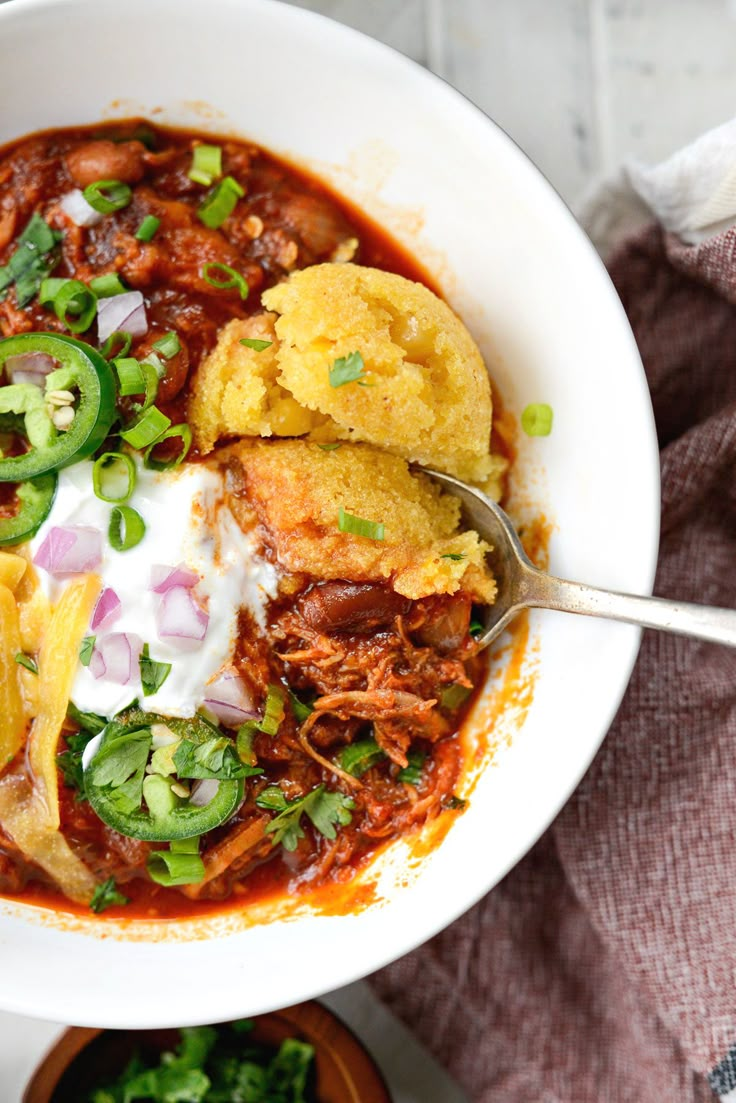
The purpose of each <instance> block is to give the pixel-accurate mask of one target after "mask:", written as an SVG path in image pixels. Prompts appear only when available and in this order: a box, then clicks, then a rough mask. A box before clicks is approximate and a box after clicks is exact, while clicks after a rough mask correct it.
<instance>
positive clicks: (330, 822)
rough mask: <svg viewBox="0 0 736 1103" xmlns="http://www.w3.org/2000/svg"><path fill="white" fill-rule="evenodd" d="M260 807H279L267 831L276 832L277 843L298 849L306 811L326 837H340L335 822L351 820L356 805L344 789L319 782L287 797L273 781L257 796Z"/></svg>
mask: <svg viewBox="0 0 736 1103" xmlns="http://www.w3.org/2000/svg"><path fill="white" fill-rule="evenodd" d="M256 804H257V805H258V807H259V808H267V809H269V810H273V811H277V812H278V813H279V814H278V815H277V816H275V817H274V818H273V819H272V820H271V822H270V823H269V825H268V827H267V828H266V834H267V835H273V842H274V846H277V845H278V844H279V843H281V845H282V846H283V848H284V850H289V851H291V850H296V847H297V844H298V842H299V840H300V839H303V838H304V829H303V827H302V824H301V819H302V816H303V815H306V816H307V817H308V818H309V819H310V820H311V821H312V824H313V825H314V827H315V828H316V830H317V831H319V833H320V834H321V835H324V837H325V838H326V839H335V838H337V832H336V830H335V825H336V824H337V825H341V826H345V825H346V824H349V823H350V821H351V820H352V818H353V817H352V809H353V808H354V807H355V804H354V801H353V799H352V797H346V796H345V795H344V794H343V793H339V792H330V791H328V790H327V789H325V787H324V785H318V786H317V788H316V789H312V790H311V792H309V793H307V794H306V796H303V797H298V798H297V799H296V800H291V801H290V800H287V799H286V797H285V796H284V794H283V792H282V791H281V789H280V788H279V787H278V786H277V785H270V786H269V787H268V788H267V789H264V790H263V792H262V793H261V794H260V795H259V796H258V797H257V798H256Z"/></svg>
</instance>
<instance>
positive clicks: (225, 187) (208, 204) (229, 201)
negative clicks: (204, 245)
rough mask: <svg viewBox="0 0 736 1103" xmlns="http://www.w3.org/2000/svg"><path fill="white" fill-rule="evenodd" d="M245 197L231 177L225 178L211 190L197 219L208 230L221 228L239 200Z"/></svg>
mask: <svg viewBox="0 0 736 1103" xmlns="http://www.w3.org/2000/svg"><path fill="white" fill-rule="evenodd" d="M244 195H245V191H244V190H243V188H241V186H240V184H239V183H238V181H237V180H235V179H233V177H232V176H226V177H225V179H224V180H221V181H220V183H219V184H218V185H217V186H216V187H214V188H213V189H212V191H211V192H210V194H209V195H208V196H207V198H206V199H205V201H204V202H203V203H202V204H201V206H200V207H199V210H198V211H197V218H198V219H199V220H200V222H203V223H204V224H205V226H209V228H210V230H216V229H218V227H220V226H222V224H223V222H224V221H225V219H226V218H229V217H230V215H231V214H232V213H233V211H234V210H235V206H236V204H237V202H238V200H239V199H242V197H243V196H244Z"/></svg>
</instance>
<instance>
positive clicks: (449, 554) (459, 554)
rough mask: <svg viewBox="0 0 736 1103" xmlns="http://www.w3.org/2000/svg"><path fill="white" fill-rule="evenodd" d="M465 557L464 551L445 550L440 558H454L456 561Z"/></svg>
mask: <svg viewBox="0 0 736 1103" xmlns="http://www.w3.org/2000/svg"><path fill="white" fill-rule="evenodd" d="M464 558H465V554H464V552H445V553H444V555H441V556H440V559H454V560H455V561H456V562H459V561H460V560H461V559H464Z"/></svg>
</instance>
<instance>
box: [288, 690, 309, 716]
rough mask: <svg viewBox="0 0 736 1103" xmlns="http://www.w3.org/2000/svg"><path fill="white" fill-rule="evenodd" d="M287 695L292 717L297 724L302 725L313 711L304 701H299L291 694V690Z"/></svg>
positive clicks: (294, 694)
mask: <svg viewBox="0 0 736 1103" xmlns="http://www.w3.org/2000/svg"><path fill="white" fill-rule="evenodd" d="M288 693H289V701H290V702H291V711H292V712H293V713H294V717H295V719H296V720H297V721H298V723H300V724H302V723H304V721H305V720H306V719H307V717H308V716H311V715H312V713H313V712H314V709H313V708H312V706H311V705H308V704H307V702H306V701H300V700H299V698H298V697H297V695H296V693H293V692H292V690H289V691H288Z"/></svg>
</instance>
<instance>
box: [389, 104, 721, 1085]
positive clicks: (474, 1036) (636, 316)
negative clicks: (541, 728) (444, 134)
mask: <svg viewBox="0 0 736 1103" xmlns="http://www.w3.org/2000/svg"><path fill="white" fill-rule="evenodd" d="M704 181H707V187H706V186H705V185H704ZM643 211H647V212H648V223H649V224H648V225H646V226H645V227H644V228H642V229H639V230H638V231H637V232H636V233H634V234H633V235H630V236H628V237H627V238H626V239H625V240H624V241H623V242H622V243H621V244H620V245H619V246H618V248H617V249H616V250H615V251H614V252H613V253H612V255H611V256H610V257H609V260H608V267H609V271H610V274H611V277H612V279H613V282H614V284H615V286H616V288H617V290H618V292H619V295H620V296H621V299H622V301H623V304H624V307H625V308H626V311H627V313H628V316H629V320H630V322H631V325H632V328H633V330H634V334H635V336H636V339H637V341H638V344H639V348H640V350H641V354H642V359H643V361H644V366H645V369H646V373H647V378H648V380H649V386H650V390H651V395H652V402H653V405H654V412H655V417H656V422H657V430H658V435H659V443H660V449H661V465H662V533H661V547H660V558H659V568H658V572H657V580H656V586H655V593H657V594H659V595H661V596H663V597H672V598H675V597H677V598H680V599H682V600H689V601H697V602H703V603H706V604H712V605H724V606H731V607H736V227H735V226H734V225H733V223H734V221H736V123H731V124H728V125H727V126H726V127H721V128H719V129H718V130H717V131H713V132H711V134H709V135H706V136H705V137H704V138H703V139H701V140H700V141H699V142H698V143H696V144H695V145H694V146H692V147H690V148H689V149H688V150H685V151H683V152H682V153H681V154H678V155H677V156H676V157H674V158H672V159H671V160H670V161H669V162H666V163H665V164H664V165H662V166H659V167H658V168H657V169H653V170H646V169H643V168H642V167H641V166H629V167H628V169H627V170H626V171H625V172H624V173H623V174H622V176H621V178H620V179H619V180H618V181H617V182H616V183H615V184H614V185H612V186H609V187H608V188H607V189H605V191H604V192H603V194H602V198H601V202H600V203H599V206H598V207H597V208H596V207H595V204H591V203H589V204H588V208H587V212H586V213H587V217H588V220H589V222H590V224H591V225H592V226H593V228H594V229H596V230H597V231H598V232H599V236H601V237H602V239H603V244H604V245H606V244H607V245H610V244H611V237H612V229H615V227H616V226H619V227H620V226H622V225H628V226H630V225H632V223H635V222H637V221H641V214H642V212H643ZM653 213H654V214H655V215H657V216H658V221H657V222H655V223H652V214H653ZM666 227H669V229H667V228H666ZM601 231H602V232H601ZM611 386H615V380H611ZM621 446H622V447H625V441H622V442H621ZM373 984H374V986H375V988H376V990H377V991H378V992H379V993H380V995H381V996H382V997H383V998H384V999H385V1000H386V1002H387V1003H388V1004H389V1005H390V1006H391V1008H392V1009H393V1010H394V1011H396V1012H397V1013H398V1014H399V1015H400V1016H401V1017H402V1018H403V1019H404V1020H405V1021H406V1022H407V1023H409V1024H411V1026H412V1027H413V1029H414V1030H415V1031H416V1032H417V1034H418V1035H419V1036H420V1038H421V1039H422V1040H423V1041H424V1042H425V1043H426V1044H427V1045H428V1046H429V1048H430V1049H431V1050H432V1051H433V1052H434V1053H435V1055H437V1056H438V1057H439V1058H440V1059H441V1060H442V1061H443V1062H444V1063H445V1065H446V1066H447V1067H448V1068H449V1069H450V1070H451V1072H453V1073H454V1075H456V1076H457V1078H458V1080H459V1081H460V1082H461V1083H462V1084H463V1085H464V1086H465V1088H466V1090H467V1091H468V1093H469V1095H470V1098H471V1099H472V1100H473V1101H474V1103H502V1101H503V1103H619V1101H621V1103H623V1101H627V1103H629V1101H631V1103H640V1101H641V1103H644V1101H646V1103H654V1101H668V1103H669V1101H672V1103H694V1101H703V1100H713V1099H714V1098H719V1097H720V1099H721V1100H723V1101H724V1103H725V1101H726V1100H727V1101H729V1103H736V650H731V649H729V648H726V647H722V646H718V645H715V644H706V643H701V642H698V641H695V640H689V639H684V638H680V637H676V636H668V635H665V634H657V633H654V632H645V633H644V638H643V642H642V648H641V652H640V656H639V660H638V664H637V666H636V669H635V671H634V675H633V678H632V681H631V684H630V686H629V689H628V692H627V694H626V697H625V699H624V702H623V704H622V706H621V709H620V711H619V714H618V716H617V718H616V721H615V723H614V725H613V728H612V730H611V732H610V733H609V735H608V738H607V739H606V741H605V743H604V745H603V747H602V749H601V751H600V752H599V754H598V757H597V758H596V760H595V762H594V763H593V765H592V767H591V769H590V770H589V772H588V774H587V776H586V777H585V779H584V780H583V782H582V783H581V785H580V787H579V788H578V790H577V792H576V793H575V794H574V796H573V797H572V799H571V800H570V802H569V803H568V804H567V806H566V807H565V808H564V809H563V811H562V813H561V814H560V816H559V817H558V819H557V820H556V822H555V823H554V824H553V825H552V827H551V828H550V829H549V830H548V831H547V833H546V834H545V835H544V836H543V838H542V839H541V840H540V842H539V843H538V844H537V845H536V847H535V848H534V849H533V850H532V851H531V852H530V854H528V855H527V857H526V858H525V859H524V860H523V861H522V862H521V863H520V864H519V865H518V866H517V867H516V868H515V869H514V870H513V871H512V872H511V873H510V874H509V875H508V876H507V877H506V879H505V880H504V881H503V882H502V883H501V884H500V885H498V886H497V888H495V889H494V890H493V891H492V892H491V893H490V894H489V895H488V896H487V897H486V898H485V899H484V900H483V901H482V902H481V903H480V904H478V905H477V907H475V908H474V909H473V910H472V911H471V912H469V913H468V914H467V915H465V916H464V917H463V918H462V919H460V920H459V921H458V922H457V923H455V924H454V925H453V926H451V927H449V928H448V929H447V930H446V931H444V932H443V933H442V934H440V935H439V936H437V937H436V938H435V939H433V940H432V941H431V942H429V943H428V944H427V945H425V946H424V947H422V948H421V949H419V950H417V951H416V952H414V953H413V954H410V955H409V956H408V957H405V958H403V959H402V960H400V961H398V962H396V963H395V964H394V965H391V966H389V967H388V968H386V969H384V970H383V971H382V972H380V973H378V974H376V976H375V977H374V978H373Z"/></svg>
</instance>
